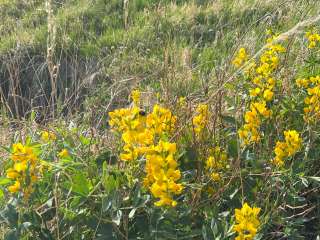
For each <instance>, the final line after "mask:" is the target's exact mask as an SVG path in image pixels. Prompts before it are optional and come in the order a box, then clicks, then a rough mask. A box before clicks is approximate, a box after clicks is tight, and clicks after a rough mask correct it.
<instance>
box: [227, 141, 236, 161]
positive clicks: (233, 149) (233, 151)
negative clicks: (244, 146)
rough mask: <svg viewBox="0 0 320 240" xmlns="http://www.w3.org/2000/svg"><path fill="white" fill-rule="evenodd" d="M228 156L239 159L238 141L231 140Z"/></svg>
mask: <svg viewBox="0 0 320 240" xmlns="http://www.w3.org/2000/svg"><path fill="white" fill-rule="evenodd" d="M228 154H229V156H231V157H233V158H237V157H238V142H237V139H236V138H234V139H231V140H230V141H229V143H228Z"/></svg>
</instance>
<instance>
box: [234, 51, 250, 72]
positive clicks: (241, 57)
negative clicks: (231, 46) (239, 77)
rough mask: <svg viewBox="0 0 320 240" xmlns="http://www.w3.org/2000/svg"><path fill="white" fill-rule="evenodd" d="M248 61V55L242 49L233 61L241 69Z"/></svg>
mask: <svg viewBox="0 0 320 240" xmlns="http://www.w3.org/2000/svg"><path fill="white" fill-rule="evenodd" d="M247 60H248V54H247V52H246V49H245V48H240V49H239V51H238V54H237V56H236V57H235V58H234V59H233V60H232V64H233V65H234V66H235V67H237V68H239V67H241V66H242V65H243V64H244V63H245V62H246V61H247Z"/></svg>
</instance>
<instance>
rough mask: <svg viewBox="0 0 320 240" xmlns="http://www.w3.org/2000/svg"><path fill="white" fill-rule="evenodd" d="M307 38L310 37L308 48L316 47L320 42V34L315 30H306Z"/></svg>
mask: <svg viewBox="0 0 320 240" xmlns="http://www.w3.org/2000/svg"><path fill="white" fill-rule="evenodd" d="M306 38H307V39H308V42H309V45H308V48H310V49H312V48H315V47H316V46H317V44H319V43H320V35H319V34H318V33H316V32H314V31H308V32H306Z"/></svg>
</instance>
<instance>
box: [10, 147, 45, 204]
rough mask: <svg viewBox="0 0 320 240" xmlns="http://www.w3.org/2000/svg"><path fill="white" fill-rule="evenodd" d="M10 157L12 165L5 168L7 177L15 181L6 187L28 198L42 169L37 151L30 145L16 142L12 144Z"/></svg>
mask: <svg viewBox="0 0 320 240" xmlns="http://www.w3.org/2000/svg"><path fill="white" fill-rule="evenodd" d="M10 158H11V160H12V161H13V167H12V168H9V169H7V171H6V172H7V178H9V179H12V180H14V181H15V182H14V184H13V185H11V186H9V187H8V190H9V191H10V192H11V193H16V192H22V193H23V196H24V198H28V197H29V195H30V194H31V193H32V191H33V185H34V183H35V182H36V181H37V180H38V178H39V177H40V176H41V171H42V168H41V164H40V161H39V159H38V156H37V153H36V152H35V150H34V149H33V148H32V147H29V146H25V145H23V144H21V143H16V144H13V146H12V154H11V157H10Z"/></svg>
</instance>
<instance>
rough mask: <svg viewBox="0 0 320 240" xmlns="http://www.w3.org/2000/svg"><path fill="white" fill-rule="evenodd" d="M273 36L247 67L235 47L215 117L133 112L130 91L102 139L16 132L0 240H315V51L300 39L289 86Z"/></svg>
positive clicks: (0, 181)
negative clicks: (297, 62)
mask: <svg viewBox="0 0 320 240" xmlns="http://www.w3.org/2000/svg"><path fill="white" fill-rule="evenodd" d="M278 37H279V36H277V35H276V34H272V33H271V31H268V35H267V39H266V45H265V47H264V48H263V51H261V53H260V54H258V55H257V56H254V57H250V54H249V52H250V51H249V50H247V49H246V48H244V47H241V48H240V50H239V51H238V53H237V54H236V56H235V57H234V59H233V60H232V63H233V67H232V74H234V75H233V76H234V77H233V78H234V82H233V84H234V86H233V88H230V86H229V88H230V89H231V90H230V89H229V90H228V91H229V92H228V94H229V96H225V95H223V94H222V93H221V92H219V93H221V95H220V96H221V99H223V97H225V98H226V100H225V101H224V100H221V104H220V105H219V107H217V106H216V105H215V104H214V103H213V102H212V99H213V98H210V97H203V98H201V99H199V98H192V97H190V96H187V97H183V96H181V97H179V98H176V97H174V98H172V99H169V100H168V99H165V98H163V99H162V98H161V96H159V97H158V100H157V101H155V102H154V103H153V104H150V106H147V107H145V106H144V107H142V105H143V104H142V101H141V99H142V98H143V94H144V92H143V91H142V90H138V89H134V90H133V91H132V92H131V95H130V99H131V100H130V101H128V103H127V106H126V107H122V108H115V109H114V110H113V111H110V112H109V114H108V116H109V120H108V123H107V122H105V125H107V124H108V125H109V127H110V129H108V130H105V131H103V132H102V133H100V132H98V131H95V130H92V129H91V130H88V127H87V126H84V125H81V124H80V125H79V126H76V124H68V125H67V124H66V123H63V122H57V123H52V124H53V125H51V126H50V127H48V129H45V130H43V131H39V129H35V128H34V127H29V128H26V129H27V130H26V132H28V134H27V133H26V134H24V135H22V136H20V137H14V138H13V144H12V145H11V147H10V148H7V147H5V146H4V149H6V150H7V156H6V157H4V158H3V159H2V161H3V166H4V171H2V175H1V178H0V186H1V191H0V197H1V199H2V200H3V204H2V205H0V206H1V207H2V211H1V212H0V219H1V222H2V223H1V224H3V226H5V228H6V229H7V232H6V235H5V239H30V238H31V237H32V238H34V239H236V240H242V239H243V240H251V239H311V238H312V239H315V238H316V237H317V236H319V234H320V229H319V226H318V224H317V223H318V222H319V214H318V213H317V209H318V208H319V203H318V202H319V201H318V192H319V182H320V180H319V176H318V175H319V170H320V169H319V166H318V164H316V163H317V161H318V156H319V150H318V149H319V147H320V141H319V130H318V129H319V128H318V127H319V117H320V115H319V112H320V111H319V110H320V77H319V72H320V71H319V66H318V62H317V61H314V59H319V47H320V46H319V42H320V40H319V35H318V34H317V33H316V32H315V30H314V29H313V30H312V31H310V32H307V34H306V36H305V38H304V39H303V40H304V41H302V42H304V45H303V46H302V47H303V49H304V50H305V51H306V55H305V56H304V58H305V59H304V62H303V64H301V66H299V67H297V69H296V77H295V79H296V80H295V79H286V78H285V75H286V74H285V73H286V71H288V69H287V68H288V65H286V64H285V61H289V60H288V58H289V57H290V52H288V47H287V41H286V40H283V39H282V40H281V41H280V40H279V39H278ZM305 42H307V43H305ZM285 46H286V47H285ZM311 60H312V61H311ZM285 80H286V81H288V82H289V83H288V82H285ZM288 86H290V87H288ZM232 90H233V91H232ZM224 94H226V93H224ZM160 95H161V94H160ZM232 97H233V98H232ZM230 99H235V100H234V101H232V100H230ZM200 100H201V101H200ZM218 109H219V110H218ZM106 139H107V140H106ZM250 206H254V207H250ZM308 232H311V234H310V235H308V234H307V233H308Z"/></svg>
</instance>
